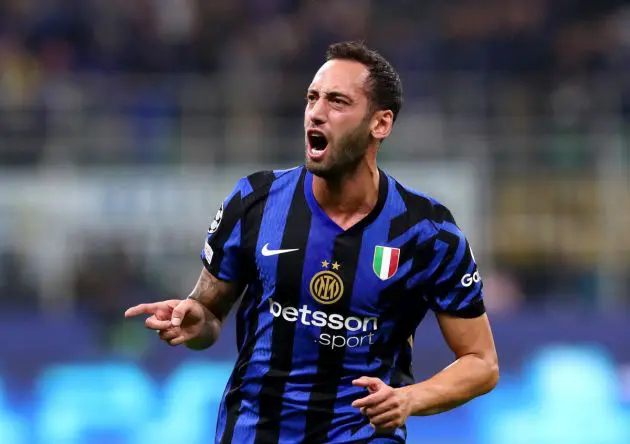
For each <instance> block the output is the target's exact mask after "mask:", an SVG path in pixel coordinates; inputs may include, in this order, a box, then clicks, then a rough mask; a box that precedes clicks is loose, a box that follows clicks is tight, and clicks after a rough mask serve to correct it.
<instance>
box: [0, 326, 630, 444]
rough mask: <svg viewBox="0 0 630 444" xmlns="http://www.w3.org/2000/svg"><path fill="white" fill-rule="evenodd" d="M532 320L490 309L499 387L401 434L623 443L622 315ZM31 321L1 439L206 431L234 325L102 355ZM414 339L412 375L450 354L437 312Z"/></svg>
mask: <svg viewBox="0 0 630 444" xmlns="http://www.w3.org/2000/svg"><path fill="white" fill-rule="evenodd" d="M534 319H535V316H532V317H527V316H525V315H519V316H517V317H515V318H513V319H508V320H506V319H503V318H499V319H497V321H496V322H495V323H494V324H495V325H494V331H495V335H496V340H497V347H498V350H499V353H500V357H501V360H502V368H503V371H502V378H501V381H500V383H499V385H498V387H497V388H496V389H495V390H494V391H493V392H491V393H490V394H488V395H486V396H484V397H481V398H479V399H476V400H474V401H472V402H470V403H469V404H467V405H465V406H463V407H461V408H458V409H455V410H453V411H451V412H448V413H444V414H441V415H436V416H431V417H423V418H411V419H410V420H409V422H408V431H409V435H408V436H409V439H408V442H410V443H431V444H440V443H444V444H446V443H451V444H457V443H461V444H508V443H509V444H512V443H514V444H520V443H522V444H534V443H536V444H563V443H567V444H569V443H571V444H627V443H630V396H629V395H630V384H629V382H630V372H629V371H628V367H627V366H624V365H623V363H624V362H625V363H627V362H629V360H628V357H629V356H628V355H629V354H630V350H629V349H628V347H627V338H628V336H623V335H622V336H620V335H619V332H622V333H624V332H625V333H627V327H626V328H625V329H624V327H623V325H626V326H627V325H629V324H628V323H627V319H623V318H619V319H616V320H610V319H609V320H607V322H601V320H599V325H600V327H599V328H598V330H597V332H596V333H595V334H594V333H593V332H592V331H590V328H591V326H590V325H589V323H588V322H582V323H578V322H575V319H573V321H572V322H569V321H568V320H565V322H566V325H571V326H572V327H569V328H565V326H564V325H563V321H562V320H561V319H554V318H553V317H546V318H544V319H541V320H539V322H538V324H537V325H535V326H534V324H533V320H534ZM31 321H33V319H31ZM597 321H598V320H597V319H595V320H594V321H593V322H597ZM18 322H19V319H18V320H14V321H13V325H10V327H11V328H12V327H15V324H16V323H18ZM7 324H11V323H9V322H7V323H5V324H4V326H3V327H2V328H0V334H2V335H3V337H10V336H8V333H9V332H6V331H5V332H3V331H2V330H3V328H6V325H7ZM62 324H63V325H64V326H65V331H66V333H67V336H65V337H64V336H63V334H64V333H63V332H64V328H62V327H61V325H62ZM29 325H30V326H31V327H30V329H29V331H30V333H31V334H30V335H29V336H30V341H31V342H30V343H29V338H28V337H27V338H26V342H21V343H20V344H19V345H18V344H15V343H13V342H12V341H6V342H4V343H3V344H2V347H0V351H1V352H2V356H9V354H8V353H9V352H10V351H11V350H13V351H15V350H16V349H17V348H19V349H21V350H22V352H23V353H22V354H21V355H20V356H21V358H20V360H18V361H11V360H5V361H4V362H3V364H2V370H1V371H0V436H1V437H2V440H1V442H2V443H3V444H23V443H42V444H43V443H67V444H79V443H90V444H92V443H98V444H100V443H162V442H164V443H172V442H179V443H186V444H194V443H207V442H211V441H212V438H213V437H214V430H215V423H216V418H217V410H218V407H219V404H220V402H221V397H222V394H223V389H224V386H225V383H226V381H227V379H228V377H229V375H230V372H231V370H232V365H233V358H234V356H235V355H234V353H235V350H234V347H233V345H234V334H233V325H231V324H230V325H228V326H227V327H226V330H225V334H224V335H223V336H222V338H221V340H220V341H219V342H218V343H217V344H216V346H215V347H213V348H211V349H210V350H208V351H205V352H193V351H189V350H186V349H184V348H175V349H173V348H169V347H166V346H164V345H163V344H161V343H159V341H158V339H157V338H156V337H155V335H151V334H150V332H148V331H144V330H142V327H140V326H138V330H137V331H136V332H135V337H140V338H144V343H142V341H139V343H141V344H143V345H140V346H138V347H140V348H141V349H142V350H143V351H142V353H138V349H135V348H129V349H127V350H124V349H118V351H111V350H110V351H109V352H107V353H104V352H103V351H102V349H101V348H98V347H94V348H93V349H92V351H93V353H90V350H89V347H88V345H89V342H90V341H92V340H93V339H94V338H93V337H91V332H90V326H89V323H85V322H82V320H81V319H78V320H77V319H74V320H70V319H56V320H55V319H50V318H47V319H46V320H43V319H42V320H41V322H39V323H33V322H31V323H30V324H29ZM34 325H43V326H45V327H46V328H48V329H50V328H54V330H44V329H38V328H36V327H35V328H33V326H34ZM55 325H56V326H55ZM134 325H136V324H134ZM24 326H26V324H24ZM527 328H530V329H531V331H530V332H529V333H531V334H528V331H527ZM47 331H48V332H50V331H54V332H55V333H56V334H55V336H56V341H55V340H53V341H52V342H51V341H50V340H48V339H47V340H46V341H45V342H42V341H41V338H42V337H44V335H46V334H47ZM534 332H538V335H536V334H535V333H534ZM554 332H555V334H554ZM129 335H130V332H129V329H128V327H127V330H126V333H125V337H126V338H129V337H130V336H129ZM144 335H146V337H145V336H144ZM133 336H134V335H132V337H133ZM587 337H590V338H591V340H588V339H587ZM569 340H571V342H569ZM81 343H83V344H81ZM38 344H39V345H38ZM51 344H52V345H53V346H54V347H55V348H54V349H51ZM63 344H65V346H64V345H63ZM415 348H416V350H415V362H414V365H415V372H416V377H417V379H421V378H424V377H428V376H430V375H431V374H432V373H433V372H435V371H439V369H440V368H441V367H442V366H443V365H446V364H448V362H449V352H448V350H447V348H446V346H445V345H444V344H443V341H442V340H441V339H440V337H439V331H438V328H437V325H436V324H435V322H434V320H433V319H432V318H430V319H428V320H427V322H426V324H423V325H422V326H421V327H420V329H419V331H418V333H417V340H416V343H415ZM27 349H28V350H30V352H29V353H24V352H25V350H27ZM51 351H52V352H51ZM78 354H82V357H81V358H77V356H78Z"/></svg>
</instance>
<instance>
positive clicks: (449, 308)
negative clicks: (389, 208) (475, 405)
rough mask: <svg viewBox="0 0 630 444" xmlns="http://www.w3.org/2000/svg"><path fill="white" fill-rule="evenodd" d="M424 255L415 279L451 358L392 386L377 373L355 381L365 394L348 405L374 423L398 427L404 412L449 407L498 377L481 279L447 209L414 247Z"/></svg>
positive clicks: (471, 396) (422, 413)
mask: <svg viewBox="0 0 630 444" xmlns="http://www.w3.org/2000/svg"><path fill="white" fill-rule="evenodd" d="M418 254H419V255H420V257H425V258H429V260H428V262H427V266H426V267H424V268H423V270H422V272H421V273H419V275H418V278H417V281H418V282H419V283H420V287H419V288H422V289H423V294H424V295H425V298H426V301H427V303H428V305H429V307H430V308H431V309H432V310H433V311H434V312H435V314H436V317H437V319H438V322H439V325H440V329H441V331H442V334H443V335H444V338H445V340H446V343H447V344H448V346H449V348H450V349H451V350H452V351H453V353H454V355H455V361H454V362H453V363H451V364H450V365H449V366H448V367H446V368H445V369H444V370H442V371H441V372H439V373H438V374H436V375H435V376H433V377H432V378H430V379H428V380H426V381H422V382H419V383H417V384H413V385H409V386H406V387H400V388H393V387H390V386H388V385H386V384H385V383H383V382H382V381H381V380H380V379H378V378H372V377H361V378H359V379H357V380H356V381H354V384H355V385H357V386H360V387H365V388H367V389H368V392H369V394H368V396H366V397H364V398H361V399H358V400H356V401H355V402H354V403H353V406H355V407H358V408H360V409H361V412H362V413H363V414H365V415H367V416H368V417H369V418H370V422H371V423H372V425H373V426H375V427H377V428H392V427H400V426H402V425H403V424H404V423H405V421H406V419H407V417H408V416H411V415H414V416H425V415H434V414H437V413H441V412H445V411H447V410H451V409H453V408H455V407H457V406H459V405H462V404H464V403H466V402H468V401H470V400H471V399H474V398H475V397H477V396H480V395H483V394H485V393H487V392H489V391H490V390H492V389H493V388H494V387H495V386H496V384H497V382H498V379H499V365H498V358H497V352H496V349H495V346H494V340H493V338H492V332H491V329H490V324H489V322H488V316H487V315H486V313H485V307H484V303H483V283H482V280H481V276H480V274H479V271H478V269H477V264H476V262H475V258H474V256H473V254H472V250H471V248H470V245H469V244H468V241H467V240H466V237H465V235H464V233H462V231H461V230H460V229H459V228H458V227H457V225H456V224H455V221H454V220H453V218H452V216H451V215H450V213H448V214H447V217H446V218H445V220H444V222H443V223H442V224H441V227H440V231H439V232H438V233H437V235H436V237H435V239H433V240H432V241H431V242H426V243H425V244H424V246H423V248H419V251H418Z"/></svg>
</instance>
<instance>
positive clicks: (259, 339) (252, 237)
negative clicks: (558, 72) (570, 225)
mask: <svg viewBox="0 0 630 444" xmlns="http://www.w3.org/2000/svg"><path fill="white" fill-rule="evenodd" d="M379 172H380V183H379V194H378V201H377V204H376V206H375V207H374V209H373V210H372V211H371V212H370V213H369V214H368V215H367V216H366V217H365V218H364V219H363V220H361V221H360V222H359V223H357V224H356V225H354V226H352V227H351V228H349V229H347V230H344V229H342V228H340V227H339V226H338V225H337V224H336V223H335V222H333V221H332V220H331V219H330V218H329V217H328V216H327V215H326V213H325V212H324V211H323V210H322V209H321V207H320V206H319V204H318V203H317V201H316V199H315V197H314V195H313V188H312V185H313V176H312V174H311V173H310V172H308V171H307V170H306V169H305V168H304V167H297V168H294V169H290V170H283V171H267V172H259V173H255V174H253V175H251V176H249V177H246V178H243V179H241V180H240V181H239V182H238V184H237V186H236V187H235V189H234V191H233V192H232V193H231V195H230V196H228V197H227V199H226V200H225V201H224V202H223V204H222V205H221V208H220V209H219V212H218V213H217V215H216V217H215V219H214V220H213V221H212V223H211V225H210V228H209V230H208V236H207V241H206V244H205V246H204V249H203V251H202V253H201V257H202V261H203V263H204V265H205V267H206V268H207V270H208V271H209V272H210V273H212V274H213V275H214V276H216V277H218V278H219V279H222V280H226V281H237V282H241V283H243V284H246V285H247V287H246V290H245V291H244V294H243V296H242V299H241V302H240V305H239V308H238V311H237V315H236V316H237V327H236V328H237V347H238V358H237V362H236V365H235V368H234V371H233V373H232V375H231V377H230V379H229V382H228V384H227V387H226V390H225V394H224V397H223V400H222V403H221V407H220V411H219V418H218V424H217V430H216V441H215V442H216V443H221V444H227V443H232V442H233V443H239V444H249V443H256V444H259V443H261V444H262V443H270V444H271V443H273V444H276V443H316V444H322V443H368V442H369V443H403V442H405V439H406V429H405V428H404V427H401V428H398V429H396V430H395V431H394V432H392V433H388V434H384V435H383V434H376V432H375V430H374V429H373V428H372V427H371V426H370V424H369V420H368V418H367V417H366V416H363V415H361V413H360V412H359V410H358V409H356V408H354V407H352V406H351V404H352V402H353V401H354V400H356V399H359V398H362V397H364V396H366V395H367V394H368V393H367V391H366V389H364V388H361V387H354V386H353V385H352V381H353V380H354V379H356V378H359V377H361V376H372V377H377V378H380V379H381V380H383V381H384V382H385V383H386V384H389V385H391V386H393V387H401V386H404V385H408V384H412V383H413V382H414V380H413V375H412V369H411V362H412V345H413V335H414V333H415V330H416V328H417V326H418V324H419V323H420V321H421V320H422V319H423V317H424V316H425V314H426V313H427V311H428V310H429V309H431V310H433V311H435V312H446V313H450V314H453V315H455V316H460V317H467V318H472V317H477V316H480V315H482V314H483V313H484V312H485V308H484V304H483V298H482V282H481V279H480V277H479V272H478V271H477V265H476V264H475V260H474V257H473V254H472V252H471V249H470V246H469V244H468V242H467V240H466V238H465V236H464V234H463V233H462V232H461V231H460V229H459V228H458V227H457V225H456V224H455V221H454V219H453V216H452V215H451V213H450V212H449V210H448V209H447V208H445V207H444V206H443V205H441V204H440V203H439V202H437V201H436V200H434V199H432V198H430V197H428V196H426V195H423V194H421V193H418V192H415V191H412V190H410V189H407V188H405V187H404V186H402V185H401V184H399V183H398V182H397V181H396V180H395V179H394V178H392V177H390V176H388V175H387V174H386V173H385V172H383V171H381V170H379Z"/></svg>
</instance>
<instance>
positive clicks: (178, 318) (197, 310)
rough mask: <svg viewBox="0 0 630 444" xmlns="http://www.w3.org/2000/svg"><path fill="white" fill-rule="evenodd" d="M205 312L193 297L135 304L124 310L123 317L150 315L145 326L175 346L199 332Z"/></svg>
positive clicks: (204, 321)
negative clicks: (157, 332)
mask: <svg viewBox="0 0 630 444" xmlns="http://www.w3.org/2000/svg"><path fill="white" fill-rule="evenodd" d="M207 313H208V311H207V310H206V309H205V308H204V306H203V305H202V304H201V303H200V302H198V301H196V300H194V299H184V300H181V299H170V300H168V301H161V302H155V303H152V304H140V305H136V306H135V307H131V308H129V309H128V310H127V311H126V312H125V317H126V318H130V317H133V316H137V315H140V314H148V315H151V316H149V317H148V318H147V319H146V320H145V321H144V324H145V325H146V326H147V328H150V329H152V330H157V331H159V333H160V339H162V340H164V341H165V342H166V343H168V344H169V345H173V346H175V345H180V344H183V343H184V342H187V341H190V340H191V339H194V338H196V337H197V336H199V334H201V332H202V331H203V328H204V326H205V325H206V321H207Z"/></svg>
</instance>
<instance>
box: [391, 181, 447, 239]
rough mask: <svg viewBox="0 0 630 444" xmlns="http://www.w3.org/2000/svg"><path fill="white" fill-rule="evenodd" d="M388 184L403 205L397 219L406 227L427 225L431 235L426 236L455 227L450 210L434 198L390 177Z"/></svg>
mask: <svg viewBox="0 0 630 444" xmlns="http://www.w3.org/2000/svg"><path fill="white" fill-rule="evenodd" d="M390 184H393V188H394V189H395V192H396V194H397V195H398V196H399V198H400V200H401V201H402V203H403V205H404V212H403V213H402V214H401V215H400V216H399V218H402V219H403V220H404V221H405V222H406V223H407V224H408V225H416V224H419V223H422V224H423V225H425V226H426V225H428V227H430V228H431V230H429V231H431V233H427V234H437V233H438V232H439V231H441V230H444V229H446V230H449V231H450V230H452V229H453V227H455V226H456V222H455V218H454V216H453V214H452V213H451V211H450V209H449V208H448V207H447V206H446V205H444V204H443V203H442V202H440V201H439V200H438V199H436V198H435V197H433V196H430V195H428V194H426V193H423V192H420V191H417V190H414V189H412V188H410V187H408V186H406V185H403V184H402V183H400V182H399V181H397V180H396V179H394V178H393V177H391V176H390Z"/></svg>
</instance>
